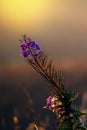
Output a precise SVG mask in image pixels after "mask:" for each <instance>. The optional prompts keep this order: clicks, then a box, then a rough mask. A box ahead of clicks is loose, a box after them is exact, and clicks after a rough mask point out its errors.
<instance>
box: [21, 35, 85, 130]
mask: <svg viewBox="0 0 87 130" xmlns="http://www.w3.org/2000/svg"><path fill="white" fill-rule="evenodd" d="M20 48H21V55H22V56H23V58H24V59H25V61H26V62H27V63H28V64H29V65H31V66H32V67H33V68H34V69H35V70H36V71H37V72H38V73H39V74H40V75H41V76H42V77H43V79H44V80H45V81H47V83H48V87H49V89H50V91H51V92H52V95H50V96H49V97H48V98H47V102H46V105H45V106H44V107H43V108H45V109H48V110H50V111H52V112H54V113H55V115H56V119H57V122H58V123H57V127H56V130H87V128H86V127H85V125H84V123H83V122H82V120H81V116H82V115H84V113H82V112H80V111H79V110H76V109H74V108H73V107H72V104H73V103H74V101H75V100H76V99H77V94H76V95H74V94H73V93H70V92H67V90H66V89H65V87H64V78H63V76H62V73H61V71H56V70H55V68H54V66H53V65H52V61H48V56H47V54H46V52H44V51H43V50H41V49H40V46H39V44H38V43H37V42H36V41H34V40H32V39H31V38H28V37H27V36H26V35H24V36H23V39H22V40H21V45H20Z"/></svg>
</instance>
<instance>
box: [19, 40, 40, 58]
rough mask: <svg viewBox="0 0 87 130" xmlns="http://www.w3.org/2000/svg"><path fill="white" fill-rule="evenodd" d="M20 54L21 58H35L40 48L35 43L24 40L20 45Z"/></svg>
mask: <svg viewBox="0 0 87 130" xmlns="http://www.w3.org/2000/svg"><path fill="white" fill-rule="evenodd" d="M20 47H21V52H22V56H23V57H28V56H29V55H32V56H37V55H38V51H39V50H40V47H39V45H38V43H37V42H36V41H32V40H30V39H29V40H25V41H24V42H23V43H22V44H21V45H20Z"/></svg>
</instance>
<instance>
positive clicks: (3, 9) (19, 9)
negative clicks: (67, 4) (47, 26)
mask: <svg viewBox="0 0 87 130" xmlns="http://www.w3.org/2000/svg"><path fill="white" fill-rule="evenodd" d="M57 1H59V0H55V2H57ZM55 2H54V0H0V15H1V18H2V24H3V25H4V26H9V27H12V28H15V27H19V28H21V27H23V26H26V25H30V26H34V24H36V23H38V26H39V24H41V23H42V22H45V21H46V19H49V15H50V16H51V15H52V14H53V13H54V12H56V11H55V9H58V8H59V6H58V4H56V3H55ZM57 3H58V2H57ZM56 5H57V6H56ZM55 6H56V8H55ZM54 14H55V13H54Z"/></svg>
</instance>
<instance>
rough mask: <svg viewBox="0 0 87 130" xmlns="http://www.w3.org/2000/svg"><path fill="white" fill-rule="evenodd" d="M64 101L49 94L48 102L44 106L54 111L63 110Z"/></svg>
mask: <svg viewBox="0 0 87 130" xmlns="http://www.w3.org/2000/svg"><path fill="white" fill-rule="evenodd" d="M61 106H62V102H61V101H60V100H58V98H57V97H56V96H49V97H48V98H47V104H46V106H45V107H44V108H46V109H49V110H51V111H53V112H58V111H59V110H61Z"/></svg>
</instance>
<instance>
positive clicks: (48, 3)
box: [0, 0, 87, 130]
mask: <svg viewBox="0 0 87 130" xmlns="http://www.w3.org/2000/svg"><path fill="white" fill-rule="evenodd" d="M22 34H27V35H28V36H30V38H32V39H33V40H36V41H37V42H38V43H39V44H40V46H41V48H42V49H44V50H46V51H47V53H48V56H49V59H53V62H54V65H55V67H56V68H58V67H60V68H61V69H62V71H63V73H64V77H65V87H66V88H67V89H68V90H69V91H73V92H75V93H76V92H79V98H78V101H77V103H76V107H77V108H79V109H80V110H82V111H87V1H86V0H0V127H1V128H0V129H1V130H33V129H35V128H34V127H33V126H34V124H33V123H36V124H37V126H38V127H39V130H48V129H50V130H51V129H52V130H53V129H54V126H55V123H56V122H55V115H54V114H52V113H51V112H49V111H47V110H43V108H42V107H43V106H44V105H45V103H46V98H47V97H48V96H49V95H50V94H51V93H50V91H49V89H48V88H47V84H45V83H44V82H43V80H42V79H41V78H40V76H39V75H38V74H37V73H36V72H35V71H34V70H33V69H32V68H31V67H30V66H28V64H27V63H25V61H24V59H23V58H22V57H21V56H20V42H19V39H21V35H22ZM83 120H84V121H85V122H87V119H86V117H83Z"/></svg>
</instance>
